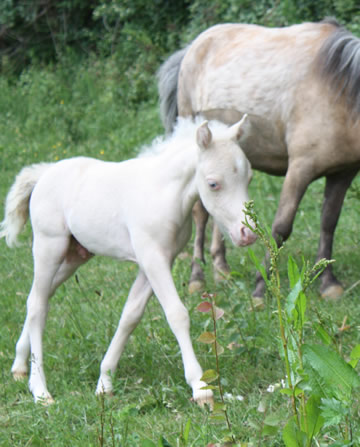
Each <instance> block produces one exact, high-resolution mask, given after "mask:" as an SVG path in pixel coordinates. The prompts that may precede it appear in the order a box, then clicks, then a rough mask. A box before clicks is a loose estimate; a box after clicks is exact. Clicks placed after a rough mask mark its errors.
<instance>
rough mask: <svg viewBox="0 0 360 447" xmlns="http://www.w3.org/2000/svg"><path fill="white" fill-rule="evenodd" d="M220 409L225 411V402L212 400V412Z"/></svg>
mask: <svg viewBox="0 0 360 447" xmlns="http://www.w3.org/2000/svg"><path fill="white" fill-rule="evenodd" d="M221 411H222V412H224V411H226V404H223V403H222V402H214V408H213V412H214V413H218V412H221Z"/></svg>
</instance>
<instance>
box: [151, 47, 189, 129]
mask: <svg viewBox="0 0 360 447" xmlns="http://www.w3.org/2000/svg"><path fill="white" fill-rule="evenodd" d="M186 51H187V48H184V49H182V50H179V51H177V52H176V53H174V54H172V55H171V56H170V57H169V58H168V59H167V60H166V61H165V62H164V63H163V64H162V65H161V67H160V68H159V71H158V72H157V78H158V90H159V97H160V116H161V121H162V123H163V125H164V127H165V130H166V132H167V133H169V132H171V131H172V129H173V127H174V123H175V121H176V117H177V115H178V108H177V86H178V77H179V72H180V66H181V62H182V60H183V58H184V56H185V53H186Z"/></svg>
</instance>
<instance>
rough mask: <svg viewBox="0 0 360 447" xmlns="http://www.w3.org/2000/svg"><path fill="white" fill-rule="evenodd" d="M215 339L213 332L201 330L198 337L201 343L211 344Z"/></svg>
mask: <svg viewBox="0 0 360 447" xmlns="http://www.w3.org/2000/svg"><path fill="white" fill-rule="evenodd" d="M215 340H216V338H215V334H214V333H213V332H203V333H202V334H201V335H200V337H199V338H198V341H200V342H201V343H206V344H211V343H214V341H215Z"/></svg>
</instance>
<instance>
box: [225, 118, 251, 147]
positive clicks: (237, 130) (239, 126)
mask: <svg viewBox="0 0 360 447" xmlns="http://www.w3.org/2000/svg"><path fill="white" fill-rule="evenodd" d="M248 121H249V120H248V114H247V113H245V115H244V116H243V117H242V118H241V120H240V121H238V122H237V123H235V124H233V125H232V126H231V127H230V129H229V132H230V138H231V139H232V140H235V141H236V142H239V141H240V139H241V137H242V136H243V135H244V133H245V126H246V124H247V122H248Z"/></svg>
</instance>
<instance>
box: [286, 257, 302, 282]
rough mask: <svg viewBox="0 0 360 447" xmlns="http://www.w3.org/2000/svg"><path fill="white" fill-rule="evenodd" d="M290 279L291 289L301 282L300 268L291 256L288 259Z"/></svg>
mask: <svg viewBox="0 0 360 447" xmlns="http://www.w3.org/2000/svg"><path fill="white" fill-rule="evenodd" d="M288 278H289V283H290V288H291V289H293V288H294V287H295V284H296V283H298V282H299V280H300V282H301V277H300V272H299V268H298V266H297V265H296V262H295V261H294V259H293V257H292V256H291V255H289V258H288Z"/></svg>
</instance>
